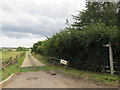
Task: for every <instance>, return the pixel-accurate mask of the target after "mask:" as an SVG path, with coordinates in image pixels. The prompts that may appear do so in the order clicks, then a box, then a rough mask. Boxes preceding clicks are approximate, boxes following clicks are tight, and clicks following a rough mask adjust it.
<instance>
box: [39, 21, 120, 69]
mask: <svg viewBox="0 0 120 90" xmlns="http://www.w3.org/2000/svg"><path fill="white" fill-rule="evenodd" d="M109 42H111V43H112V47H113V54H114V60H115V62H116V63H120V61H119V60H120V56H119V52H120V31H119V30H118V29H117V28H116V27H109V26H108V27H107V26H105V25H104V24H102V23H96V24H91V25H90V26H89V27H87V28H86V29H84V30H81V31H79V30H77V29H74V28H65V29H64V30H62V31H61V32H60V33H56V34H55V35H53V36H52V37H51V38H48V39H47V40H46V41H45V42H44V43H42V45H40V46H39V45H38V47H41V49H40V53H41V54H44V55H46V56H49V57H57V58H63V59H66V60H69V62H70V66H71V67H75V68H77V69H82V70H91V71H101V70H102V66H106V65H107V66H109V53H108V48H107V47H104V45H105V44H108V43H109Z"/></svg>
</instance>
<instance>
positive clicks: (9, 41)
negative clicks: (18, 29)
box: [1, 36, 46, 47]
mask: <svg viewBox="0 0 120 90" xmlns="http://www.w3.org/2000/svg"><path fill="white" fill-rule="evenodd" d="M43 40H46V37H41V38H35V37H34V38H20V39H16V38H10V37H7V36H2V40H1V42H2V43H1V47H18V46H23V47H32V45H33V43H36V42H37V41H43Z"/></svg>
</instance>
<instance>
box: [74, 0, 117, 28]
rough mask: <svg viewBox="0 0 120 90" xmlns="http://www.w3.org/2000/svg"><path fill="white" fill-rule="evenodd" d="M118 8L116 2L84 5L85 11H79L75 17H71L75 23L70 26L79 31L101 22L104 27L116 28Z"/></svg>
mask: <svg viewBox="0 0 120 90" xmlns="http://www.w3.org/2000/svg"><path fill="white" fill-rule="evenodd" d="M118 8H119V7H118V4H117V3H116V2H88V3H86V10H84V11H81V12H80V13H79V15H77V16H73V17H74V19H75V22H74V23H73V24H72V26H73V27H75V28H77V29H79V30H82V29H83V28H86V27H87V26H89V25H90V24H91V23H96V22H99V23H101V22H102V23H104V24H105V25H106V26H118V25H117V20H118V18H117V16H118Z"/></svg>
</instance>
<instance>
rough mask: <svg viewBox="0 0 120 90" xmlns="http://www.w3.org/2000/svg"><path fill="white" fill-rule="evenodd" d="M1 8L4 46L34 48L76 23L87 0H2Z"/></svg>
mask: <svg viewBox="0 0 120 90" xmlns="http://www.w3.org/2000/svg"><path fill="white" fill-rule="evenodd" d="M0 8H1V9H0V23H1V24H0V25H2V28H1V31H2V39H1V40H2V41H0V42H2V43H1V46H6V47H8V46H9V47H17V46H25V47H31V46H32V45H33V43H35V42H37V41H39V40H45V39H46V37H49V36H52V35H53V34H54V33H56V32H58V31H60V29H63V28H64V27H65V21H66V19H69V21H70V23H72V22H73V19H72V16H71V15H77V14H78V11H82V10H83V9H84V8H85V0H0ZM0 27H1V26H0Z"/></svg>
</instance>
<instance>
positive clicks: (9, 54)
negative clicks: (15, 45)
mask: <svg viewBox="0 0 120 90" xmlns="http://www.w3.org/2000/svg"><path fill="white" fill-rule="evenodd" d="M20 53H21V52H17V51H7V52H3V53H2V61H3V60H6V59H8V58H10V57H12V58H15V57H16V56H17V55H19V54H20Z"/></svg>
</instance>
